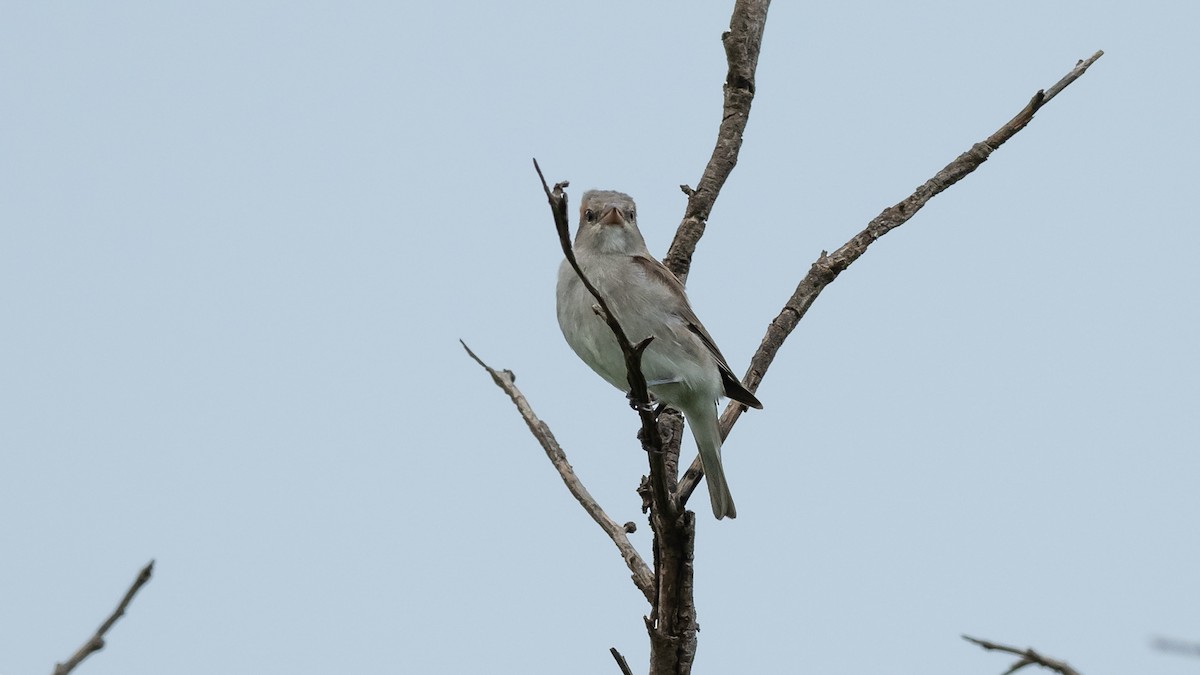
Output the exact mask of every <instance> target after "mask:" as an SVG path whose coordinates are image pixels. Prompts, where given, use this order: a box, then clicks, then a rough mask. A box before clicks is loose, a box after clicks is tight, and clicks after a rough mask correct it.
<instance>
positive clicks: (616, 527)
mask: <svg viewBox="0 0 1200 675" xmlns="http://www.w3.org/2000/svg"><path fill="white" fill-rule="evenodd" d="M459 343H460V344H462V346H463V349H465V350H467V354H468V355H469V356H470V357H471V358H472V359H474V360H475V363H478V364H479V365H480V366H482V367H483V369H484V370H486V371H487V372H488V375H491V376H492V381H493V382H495V383H496V386H497V387H500V389H501V390H503V391H504V393H506V394H508V397H509V398H510V399H512V402H513V404H514V405H515V406H516V407H517V412H518V413H520V415H521V418H522V419H524V420H525V424H526V425H528V426H529V431H530V432H531V433H533V437H534V438H536V439H537V441H538V443H540V444H541V446H542V449H543V450H545V451H546V456H547V457H549V458H550V463H551V464H553V465H554V468H555V469H557V470H558V475H559V476H561V477H562V481H563V483H565V484H566V486H567V490H569V491H570V492H571V494H572V495H573V496H574V497H575V499H576V501H578V502H579V505H580V506H582V507H583V510H584V511H586V512H587V514H588V515H589V516H591V517H592V520H594V521H596V524H597V525H599V526H600V529H602V530H604V532H605V533H606V534H607V535H608V536H609V538H610V539H612V541H613V543H614V544H616V545H617V550H618V551H620V552H621V557H622V558H623V559H624V560H625V565H626V566H628V567H629V571H630V572H631V573H632V576H633V583H634V585H636V586H637V587H638V590H640V591H641V592H642V595H645V596H646V599H647V600H649V601H650V602H653V601H654V575H653V574H652V573H651V572H650V568H649V567H647V566H646V562H645V561H644V560H642V556H641V555H639V554H638V552H637V549H635V548H634V547H633V544H632V543H630V541H629V537H627V536H626V530H625V526H623V525H620V524H618V523H617V521H615V520H613V519H612V518H610V517H609V516H608V514H607V513H605V512H604V509H603V508H601V507H600V504H599V502H597V501H596V498H595V497H593V496H592V494H591V493H590V492H588V490H587V488H586V487H584V485H583V482H582V481H580V480H579V476H576V475H575V470H574V469H573V468H571V463H570V462H568V461H567V454H566V453H565V452H563V449H562V446H560V445H559V444H558V440H557V439H555V438H554V434H553V433H552V432H551V431H550V427H549V425H547V424H546V423H545V422H543V421H542V420H540V419H539V418H538V416H537V414H535V413H534V412H533V408H531V407H530V405H529V401H527V400H526V399H525V395H524V394H522V393H521V390H520V389H517V385H516V384H514V378H513V374H512V372H511V371H508V370H495V369H494V368H492V367H491V366H489V365H488V364H486V363H484V362H483V360H482V359H480V358H479V357H478V356H476V355H475V352H473V351H471V348H470V347H468V346H467V343H465V342H463V341H462V340H459Z"/></svg>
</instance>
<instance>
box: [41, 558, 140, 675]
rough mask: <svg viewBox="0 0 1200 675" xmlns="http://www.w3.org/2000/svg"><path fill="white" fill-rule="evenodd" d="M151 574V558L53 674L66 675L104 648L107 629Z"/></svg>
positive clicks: (121, 614) (55, 667)
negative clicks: (122, 594) (127, 588)
mask: <svg viewBox="0 0 1200 675" xmlns="http://www.w3.org/2000/svg"><path fill="white" fill-rule="evenodd" d="M153 574H154V561H153V560H151V561H150V562H149V563H147V564H146V566H145V567H143V568H142V571H141V572H138V575H137V578H136V579H134V580H133V585H131V586H130V587H129V590H128V591H125V597H124V598H121V602H120V604H118V605H117V608H116V609H115V610H113V613H112V614H110V615H109V617H108V618H107V619H105V620H104V623H102V624H100V627H99V628H97V629H96V632H95V633H94V634H93V635H92V636H91V637H90V638H88V639H87V642H84V643H83V646H82V647H80V648H79V649H78V650H77V651H76V652H75V653H74V654H73V655H71V658H69V659H67V660H66V661H65V662H63V663H57V664H55V665H54V675H67V673H69V672H71V671H72V670H75V667H76V666H78V665H79V664H80V663H82V662H83V660H84V659H86V658H87V657H89V656H91V655H92V654H95V653H96V652H98V651H100V650H101V649H104V636H105V635H106V634H107V633H108V630H109V629H110V628H112V627H113V624H115V623H116V622H117V619H120V618H121V617H122V616H125V609H126V608H127V607H129V603H130V602H131V601H133V596H134V595H137V592H138V591H140V590H141V589H142V586H145V585H146V582H147V581H150V576H151V575H153Z"/></svg>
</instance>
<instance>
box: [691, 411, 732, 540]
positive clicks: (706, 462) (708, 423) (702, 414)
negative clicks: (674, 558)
mask: <svg viewBox="0 0 1200 675" xmlns="http://www.w3.org/2000/svg"><path fill="white" fill-rule="evenodd" d="M696 408H698V409H697V410H694V411H688V412H689V413H690V414H688V415H685V416H686V417H687V421H688V425H689V426H690V427H692V436H693V437H694V438H695V439H696V447H698V448H699V449H700V463H701V464H702V465H703V466H704V482H706V483H708V496H709V499H711V500H712V510H713V515H714V516H716V517H717V519H718V520H720V519H721V518H724V517H726V516H729V517H730V518H736V517H737V509H736V508H734V506H733V495H731V494H729V484H728V483H726V482H725V469H724V468H722V467H721V430H720V428H718V426H717V406H716V403H710V402H704V403H701V404H700V405H698V406H696Z"/></svg>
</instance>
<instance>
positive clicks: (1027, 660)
mask: <svg viewBox="0 0 1200 675" xmlns="http://www.w3.org/2000/svg"><path fill="white" fill-rule="evenodd" d="M962 638H963V639H964V640H966V641H967V642H973V643H975V644H977V645H979V646H980V647H983V648H984V649H986V650H988V651H995V652H1005V653H1007V654H1015V655H1016V656H1019V657H1021V658H1020V659H1018V660H1017V662H1016V663H1014V664H1012V666H1010V667H1009V669H1008V670H1006V671H1004V674H1003V675H1009V674H1010V673H1015V672H1017V671H1018V670H1020V669H1022V668H1024V667H1025V666H1034V665H1036V666H1041V667H1043V668H1049V669H1050V670H1055V671H1058V672H1059V673H1062V675H1079V671H1078V670H1075V669H1074V668H1072V667H1071V666H1068V665H1067V662H1066V661H1059V660H1058V659H1052V658H1050V657H1049V656H1043V655H1041V654H1039V653H1037V652H1036V651H1034V650H1033V648H1028V649H1018V648H1016V647H1009V646H1008V645H1002V644H998V643H995V642H991V641H989V640H980V639H979V638H973V637H971V636H970V635H964V636H962Z"/></svg>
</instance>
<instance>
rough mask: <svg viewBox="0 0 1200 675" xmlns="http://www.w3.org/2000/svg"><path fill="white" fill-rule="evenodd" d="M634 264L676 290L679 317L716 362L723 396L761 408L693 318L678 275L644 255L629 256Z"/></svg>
mask: <svg viewBox="0 0 1200 675" xmlns="http://www.w3.org/2000/svg"><path fill="white" fill-rule="evenodd" d="M631 257H632V258H633V262H634V264H636V265H638V266H639V267H641V269H642V271H643V272H645V274H646V276H647V277H650V278H653V279H655V280H656V281H658V282H660V283H662V284H664V285H666V286H669V287H671V288H672V289H674V290H675V291H678V296H679V297H681V298H683V306H682V307H681V308H679V311H678V313H679V317H680V318H681V319H683V321H684V323H685V324H686V325H687V327H688V330H690V331H692V333H694V334H695V335H696V337H698V338H700V342H701V343H702V344H703V345H704V346H705V347H706V348H708V351H709V352H710V353H711V354H712V355H713V359H714V360H715V361H716V362H717V370H718V371H720V373H721V384H722V386H723V387H724V389H725V395H726V396H728V397H729V398H731V399H733V400H735V401H737V402H738V403H743V404H745V405H748V406H750V407H751V408H757V409H759V410H762V407H763V406H762V403H761V402H759V400H758V399H757V398H755V396H754V394H752V393H750V390H749V389H746V388H745V387H744V386H742V382H741V380H739V379H738V378H737V376H736V375H734V374H733V369H732V368H730V367H729V363H728V362H727V361H726V360H725V356H724V355H723V354H721V350H720V349H718V348H717V343H716V342H713V339H712V336H711V335H709V334H708V331H707V330H705V329H704V324H702V323H700V319H699V318H697V317H696V313H695V312H694V311H692V307H691V305H689V304H688V302H687V293H685V292H684V290H683V284H682V283H680V282H679V278H678V277H676V276H675V274H674V273H672V272H671V270H669V269H667V268H666V266H665V265H663V264H662V263H660V262H659V261H657V260H655V259H653V258H648V257H646V256H640V255H635V256H631Z"/></svg>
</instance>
